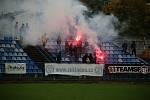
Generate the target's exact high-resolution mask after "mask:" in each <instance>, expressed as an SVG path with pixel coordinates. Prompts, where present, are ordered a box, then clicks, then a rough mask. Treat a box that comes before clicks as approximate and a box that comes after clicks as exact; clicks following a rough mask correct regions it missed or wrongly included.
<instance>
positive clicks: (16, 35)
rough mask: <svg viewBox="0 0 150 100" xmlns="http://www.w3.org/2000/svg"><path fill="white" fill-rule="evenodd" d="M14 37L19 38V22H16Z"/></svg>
mask: <svg viewBox="0 0 150 100" xmlns="http://www.w3.org/2000/svg"><path fill="white" fill-rule="evenodd" d="M14 38H15V39H18V38H19V25H18V22H16V24H15V35H14Z"/></svg>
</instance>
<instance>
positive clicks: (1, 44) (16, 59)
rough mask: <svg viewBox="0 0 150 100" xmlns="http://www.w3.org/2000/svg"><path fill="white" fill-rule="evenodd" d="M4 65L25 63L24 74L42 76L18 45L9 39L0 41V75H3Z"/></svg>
mask: <svg viewBox="0 0 150 100" xmlns="http://www.w3.org/2000/svg"><path fill="white" fill-rule="evenodd" d="M5 63H26V66H27V69H26V74H43V72H42V70H41V69H40V68H38V67H37V65H36V64H34V62H33V61H32V60H31V59H30V57H29V56H28V55H27V54H26V53H25V52H24V50H23V49H22V47H21V46H20V44H19V43H18V42H17V41H15V40H13V39H12V38H11V37H4V39H0V74H1V73H5Z"/></svg>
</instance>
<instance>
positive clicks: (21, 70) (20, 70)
mask: <svg viewBox="0 0 150 100" xmlns="http://www.w3.org/2000/svg"><path fill="white" fill-rule="evenodd" d="M5 73H6V74H25V73H26V64H25V63H5Z"/></svg>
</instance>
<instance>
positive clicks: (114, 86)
mask: <svg viewBox="0 0 150 100" xmlns="http://www.w3.org/2000/svg"><path fill="white" fill-rule="evenodd" d="M148 98H149V99H148ZM0 100H150V85H141V84H138V85H137V84H136V85H133V84H122V83H110V84H109V83H107V84H105V83H103V84H69V83H68V84H58V83H56V84H54V83H53V84H52V83H51V84H48V83H37V84H32V83H30V84H29V83H28V84H0Z"/></svg>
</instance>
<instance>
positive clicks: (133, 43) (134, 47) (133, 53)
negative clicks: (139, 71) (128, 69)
mask: <svg viewBox="0 0 150 100" xmlns="http://www.w3.org/2000/svg"><path fill="white" fill-rule="evenodd" d="M131 53H132V55H135V56H136V44H135V41H132V44H131Z"/></svg>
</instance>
